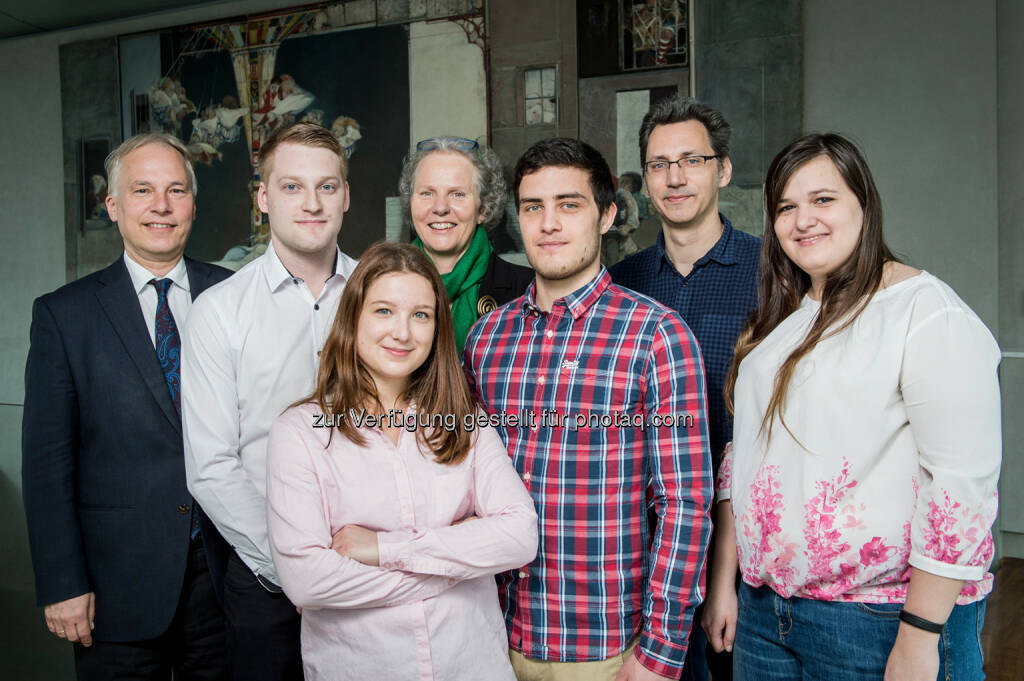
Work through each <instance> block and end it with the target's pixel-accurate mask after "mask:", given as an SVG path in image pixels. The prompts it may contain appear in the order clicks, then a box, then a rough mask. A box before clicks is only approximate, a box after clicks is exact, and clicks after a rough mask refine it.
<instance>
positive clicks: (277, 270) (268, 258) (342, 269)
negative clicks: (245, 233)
mask: <svg viewBox="0 0 1024 681" xmlns="http://www.w3.org/2000/svg"><path fill="white" fill-rule="evenodd" d="M335 248H336V252H335V254H334V274H332V275H331V276H330V277H328V279H331V278H333V277H334V276H335V275H340V276H341V279H342V281H343V282H346V281H348V278H349V277H350V276H352V270H354V269H355V267H356V261H355V260H354V259H352V258H350V257H348V256H347V255H345V254H344V253H342V252H341V249H340V248H337V247H335ZM263 272H264V273H265V274H266V277H267V285H268V286H270V290H271V291H276V290H277V289H278V288H280V287H281V285H282V284H285V283H289V282H291V281H292V280H294V279H295V277H293V276H292V273H291V272H289V271H288V268H287V267H285V266H284V263H283V262H281V258H280V257H279V256H278V255H277V251H275V250H274V241H273V240H271V241H270V243H269V244H267V252H266V253H265V254H264V260H263Z"/></svg>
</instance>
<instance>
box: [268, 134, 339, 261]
mask: <svg viewBox="0 0 1024 681" xmlns="http://www.w3.org/2000/svg"><path fill="white" fill-rule="evenodd" d="M267 162H268V163H269V166H270V172H269V174H268V177H265V178H263V180H262V181H261V182H260V188H259V192H258V193H257V195H256V200H257V203H258V204H259V207H260V210H262V211H263V212H264V213H266V214H267V216H268V217H269V219H270V233H271V236H272V238H273V241H274V248H275V250H276V251H277V253H278V255H279V256H281V258H282V260H284V261H285V262H287V261H288V260H289V259H296V258H298V259H306V258H317V257H318V256H324V255H325V253H326V252H328V251H329V252H331V253H333V252H334V250H335V248H336V247H337V246H336V244H337V241H338V232H339V231H340V230H341V222H342V219H343V218H344V217H345V211H347V210H348V202H349V197H348V183H347V182H345V178H344V172H343V169H342V165H341V159H340V158H339V157H338V155H337V154H335V153H334V152H333V151H331V150H330V149H326V148H323V147H313V146H306V145H302V144H293V143H290V142H286V143H283V144H281V145H280V146H278V147H277V148H276V149H274V150H273V156H272V158H271V159H268V160H267Z"/></svg>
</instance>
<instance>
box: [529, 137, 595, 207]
mask: <svg viewBox="0 0 1024 681" xmlns="http://www.w3.org/2000/svg"><path fill="white" fill-rule="evenodd" d="M550 166H556V167H561V168H577V169H579V170H583V171H585V172H586V173H587V174H588V175H589V176H590V191H591V192H593V194H594V203H596V204H597V211H598V213H599V214H600V215H604V213H605V211H606V210H608V208H609V207H610V206H611V205H612V204H614V203H615V180H614V179H613V177H612V171H611V169H609V168H608V162H607V161H605V160H604V156H602V155H601V152H599V151H598V150H597V149H595V148H594V147H592V146H590V145H589V144H587V143H586V142H583V141H581V140H578V139H573V138H571V137H551V138H548V139H543V140H540V141H539V142H536V143H534V145H533V146H532V147H530V148H529V149H527V150H526V151H525V152H523V155H522V156H520V157H519V161H517V162H516V168H515V171H514V177H515V179H514V180H513V182H512V187H513V191H514V195H515V199H516V209H517V210H518V208H519V185H520V184H521V183H522V181H523V177H525V176H526V175H532V174H533V173H536V172H539V171H540V170H543V169H544V168H547V167H550Z"/></svg>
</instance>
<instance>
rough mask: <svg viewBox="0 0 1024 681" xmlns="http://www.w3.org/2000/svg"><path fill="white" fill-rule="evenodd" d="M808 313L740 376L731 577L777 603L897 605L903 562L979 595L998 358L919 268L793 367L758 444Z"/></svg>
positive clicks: (724, 471) (725, 482) (782, 330)
mask: <svg viewBox="0 0 1024 681" xmlns="http://www.w3.org/2000/svg"><path fill="white" fill-rule="evenodd" d="M818 308H819V304H818V303H817V302H816V301H813V300H811V299H810V298H805V299H804V301H803V302H802V304H801V305H800V307H799V309H797V310H796V311H795V312H794V313H793V314H791V315H790V316H789V317H787V318H786V319H785V320H784V321H783V322H782V323H781V324H779V326H778V327H777V328H776V329H775V330H774V331H773V332H772V333H771V334H769V335H768V337H767V338H765V340H764V341H762V342H761V343H760V344H759V345H758V346H757V347H756V348H755V349H754V350H753V351H752V352H751V353H750V354H749V355H748V356H747V357H746V358H745V359H744V360H743V363H742V364H741V365H740V371H739V377H738V380H737V382H736V392H735V404H736V419H735V423H734V426H733V446H732V447H731V448H729V449H727V451H726V455H725V459H724V461H723V462H722V467H721V472H720V473H719V478H718V484H717V487H718V499H719V500H724V499H730V498H731V500H732V508H733V516H734V518H735V521H736V544H737V550H738V552H739V568H740V571H741V573H742V577H743V580H744V581H745V582H746V583H748V584H750V585H751V586H755V587H757V586H761V585H768V586H770V587H771V588H772V589H773V590H774V591H775V592H776V593H778V594H779V595H781V596H784V597H790V596H799V597H803V598H814V599H819V600H839V601H863V602H873V603H886V602H888V603H899V602H903V601H904V600H905V598H906V593H907V583H908V581H909V579H910V566H914V567H916V568H919V569H921V570H925V571H927V572H930V573H933V574H936V575H941V576H943V577H950V578H953V579H962V580H965V584H964V587H963V590H962V591H961V593H960V597H959V599H958V601H957V602H958V603H960V604H964V603H970V602H972V601H976V600H979V599H981V598H983V597H984V596H985V595H987V594H988V593H989V591H991V590H992V575H991V573H989V572H988V571H987V570H988V566H989V563H990V562H991V560H992V554H993V545H992V533H991V531H990V528H991V526H992V523H993V521H994V520H995V517H996V506H997V493H996V484H997V482H998V479H999V466H1000V460H1001V452H1002V441H1001V434H1000V401H999V384H998V380H997V377H996V367H997V366H998V364H999V357H1000V356H999V347H998V346H997V345H996V341H995V339H994V338H993V337H992V334H991V333H989V330H988V329H987V328H986V327H985V325H984V323H983V322H982V321H981V320H980V319H979V318H978V316H977V315H976V314H974V312H973V311H972V310H971V309H970V308H969V307H967V305H966V304H965V303H964V302H963V301H962V300H960V298H959V297H958V296H957V295H956V293H954V292H953V290H952V289H951V288H949V286H947V285H946V284H945V283H943V282H942V281H940V280H938V279H936V278H935V277H933V276H932V275H930V274H928V273H927V272H924V273H921V274H920V275H918V276H915V277H911V278H910V279H906V280H904V281H902V282H899V283H897V284H895V285H893V286H891V287H889V288H887V289H884V290H882V291H880V292H878V293H877V294H876V295H875V296H874V297H873V298H872V300H871V302H869V303H868V305H867V307H866V308H865V309H864V311H863V312H862V313H861V314H860V316H859V317H857V319H856V321H854V323H853V324H852V325H851V326H849V327H847V328H846V329H845V330H844V331H842V332H841V333H839V334H836V335H834V336H832V337H830V338H826V339H825V340H823V341H821V342H819V343H818V345H817V346H816V347H815V348H814V350H813V351H811V353H810V354H809V355H808V356H806V357H805V358H804V359H803V360H801V361H800V363H799V364H798V365H797V367H796V369H795V371H794V373H793V377H792V379H791V382H790V385H789V390H788V393H787V395H786V400H785V404H784V407H783V410H782V413H783V418H784V421H785V426H783V425H782V424H781V423H780V422H779V421H778V419H777V418H776V421H775V424H774V428H773V431H772V435H771V440H770V442H767V441H766V440H767V438H766V436H765V433H759V431H760V428H761V419H762V418H763V416H764V413H765V410H766V408H767V405H768V401H769V399H770V398H771V392H772V385H773V381H774V379H775V374H776V372H777V371H778V369H779V366H780V365H781V364H782V362H783V361H784V359H785V358H786V357H788V356H789V354H790V352H791V351H792V350H793V349H794V348H795V347H796V346H797V345H798V344H799V343H800V341H801V340H803V338H804V337H805V336H806V334H807V331H808V329H809V328H810V326H811V323H812V322H813V320H814V318H815V316H816V315H817V313H818Z"/></svg>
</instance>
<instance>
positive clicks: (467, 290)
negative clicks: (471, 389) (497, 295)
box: [412, 225, 491, 355]
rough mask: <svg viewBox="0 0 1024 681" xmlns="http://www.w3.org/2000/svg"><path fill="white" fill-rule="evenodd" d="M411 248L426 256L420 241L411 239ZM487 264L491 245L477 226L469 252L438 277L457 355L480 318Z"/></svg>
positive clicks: (484, 233) (485, 234)
mask: <svg viewBox="0 0 1024 681" xmlns="http://www.w3.org/2000/svg"><path fill="white" fill-rule="evenodd" d="M412 245H413V246H415V247H416V248H418V249H420V250H421V251H424V252H426V251H425V249H424V248H423V241H421V240H420V238H419V237H416V238H415V239H413V241H412ZM490 261H491V242H490V240H489V239H488V238H487V232H486V231H485V230H484V228H483V227H482V226H480V225H477V228H476V232H474V234H473V238H472V240H470V242H469V248H467V249H466V252H465V253H463V254H462V256H461V257H460V258H459V261H458V262H457V263H455V267H454V268H453V269H452V271H451V272H449V273H448V274H442V275H441V281H442V282H444V288H445V290H446V291H447V292H448V297H449V298H450V299H451V301H452V320H453V321H454V322H455V345H456V347H457V348H458V350H459V355H462V346H463V345H465V344H466V336H467V335H468V334H469V329H470V327H471V326H473V324H475V323H476V320H477V319H479V318H480V315H479V314H477V307H476V305H477V299H478V298H479V297H480V280H481V279H483V278H484V273H485V272H487V265H488V264H489V263H490Z"/></svg>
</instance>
